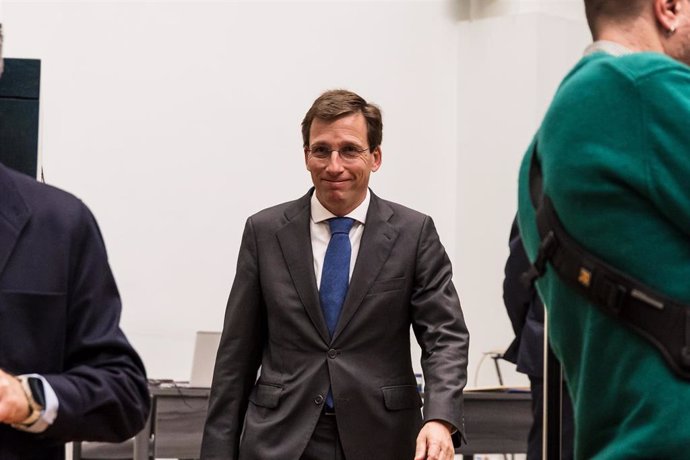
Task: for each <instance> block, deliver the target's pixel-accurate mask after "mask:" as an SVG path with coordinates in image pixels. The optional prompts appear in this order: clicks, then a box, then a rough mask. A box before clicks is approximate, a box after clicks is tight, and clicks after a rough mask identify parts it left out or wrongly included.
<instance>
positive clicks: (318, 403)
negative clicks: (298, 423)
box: [314, 395, 323, 406]
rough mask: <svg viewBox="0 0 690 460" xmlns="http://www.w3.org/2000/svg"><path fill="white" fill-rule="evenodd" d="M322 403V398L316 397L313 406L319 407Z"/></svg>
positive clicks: (320, 396)
mask: <svg viewBox="0 0 690 460" xmlns="http://www.w3.org/2000/svg"><path fill="white" fill-rule="evenodd" d="M322 403H323V396H322V395H318V396H317V397H316V398H314V404H316V405H317V406H320V405H321V404H322Z"/></svg>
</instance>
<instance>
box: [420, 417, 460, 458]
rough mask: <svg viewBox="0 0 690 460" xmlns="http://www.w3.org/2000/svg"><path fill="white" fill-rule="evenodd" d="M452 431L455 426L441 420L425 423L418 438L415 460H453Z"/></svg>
mask: <svg viewBox="0 0 690 460" xmlns="http://www.w3.org/2000/svg"><path fill="white" fill-rule="evenodd" d="M452 431H453V426H452V425H450V424H449V423H447V422H444V421H441V420H431V421H429V422H427V423H425V424H424V426H423V427H422V429H421V430H420V431H419V435H418V436H417V449H416V450H415V456H414V460H453V457H454V456H455V448H454V447H453V440H452V439H451V432H452Z"/></svg>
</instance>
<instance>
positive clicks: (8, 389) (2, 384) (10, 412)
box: [0, 369, 31, 424]
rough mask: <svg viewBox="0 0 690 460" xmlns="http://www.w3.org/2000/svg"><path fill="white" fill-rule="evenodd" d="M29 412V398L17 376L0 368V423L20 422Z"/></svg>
mask: <svg viewBox="0 0 690 460" xmlns="http://www.w3.org/2000/svg"><path fill="white" fill-rule="evenodd" d="M30 412H31V408H30V407H29V400H28V399H27V397H26V393H24V390H23V389H22V386H21V383H20V382H19V380H18V379H17V377H15V376H13V375H11V374H8V373H7V372H5V371H3V370H2V369H0V423H6V424H13V423H20V422H21V421H23V420H25V419H26V418H27V417H28V416H29V413H30Z"/></svg>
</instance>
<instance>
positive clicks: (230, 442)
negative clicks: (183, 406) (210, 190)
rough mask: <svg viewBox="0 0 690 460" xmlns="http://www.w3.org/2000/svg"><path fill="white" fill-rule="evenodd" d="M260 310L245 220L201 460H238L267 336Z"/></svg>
mask: <svg viewBox="0 0 690 460" xmlns="http://www.w3.org/2000/svg"><path fill="white" fill-rule="evenodd" d="M264 310H265V308H264V302H263V298H262V295H261V286H260V282H259V274H258V264H257V244H256V235H255V233H254V228H253V225H252V221H251V219H248V220H247V223H246V225H245V229H244V234H243V236H242V243H241V246H240V252H239V255H238V260H237V271H236V274H235V281H234V282H233V286H232V289H231V291H230V297H229V299H228V304H227V307H226V310H225V321H224V324H223V334H222V336H221V340H220V345H219V347H218V354H217V357H216V364H215V369H214V373H213V384H212V389H211V396H210V400H209V408H208V416H207V419H206V426H205V428H204V437H203V441H202V445H201V458H203V459H220V458H222V459H236V458H237V457H238V452H239V443H240V435H241V433H242V426H243V421H244V415H245V412H246V411H247V405H248V401H249V394H250V392H251V390H252V387H253V385H254V381H255V380H256V375H257V371H258V369H259V365H260V363H261V354H262V350H263V344H264V340H265V337H266V331H265V325H264Z"/></svg>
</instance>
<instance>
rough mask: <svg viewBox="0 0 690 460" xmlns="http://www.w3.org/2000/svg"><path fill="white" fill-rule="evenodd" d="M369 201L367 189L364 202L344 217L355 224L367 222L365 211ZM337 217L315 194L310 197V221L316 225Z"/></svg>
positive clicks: (367, 208)
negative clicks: (355, 222) (350, 219)
mask: <svg viewBox="0 0 690 460" xmlns="http://www.w3.org/2000/svg"><path fill="white" fill-rule="evenodd" d="M370 201H371V195H370V194H369V189H367V194H366V196H365V197H364V201H362V202H361V203H360V205H359V206H357V207H356V208H355V209H353V210H352V212H350V213H349V214H348V215H346V216H345V217H350V218H352V219H354V220H356V221H357V222H359V223H361V224H364V223H365V222H366V220H367V211H368V210H369V202H370ZM333 217H337V216H336V215H335V214H333V213H332V212H331V211H329V210H328V209H326V208H325V207H324V206H323V205H322V204H321V202H320V201H319V199H318V198H316V192H314V193H312V195H311V220H313V221H314V223H316V224H318V223H319V222H323V221H325V220H328V219H332V218H333Z"/></svg>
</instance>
